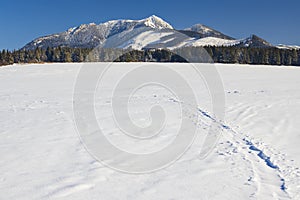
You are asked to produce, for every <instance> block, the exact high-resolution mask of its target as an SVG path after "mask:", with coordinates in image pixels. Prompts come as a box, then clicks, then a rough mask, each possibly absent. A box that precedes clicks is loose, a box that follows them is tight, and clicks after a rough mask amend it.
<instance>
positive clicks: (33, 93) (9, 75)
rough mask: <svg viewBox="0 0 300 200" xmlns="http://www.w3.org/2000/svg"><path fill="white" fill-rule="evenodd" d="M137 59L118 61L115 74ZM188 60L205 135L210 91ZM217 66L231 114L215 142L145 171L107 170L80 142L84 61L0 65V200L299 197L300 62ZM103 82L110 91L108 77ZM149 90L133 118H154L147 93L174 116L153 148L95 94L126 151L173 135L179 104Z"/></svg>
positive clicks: (195, 112) (110, 132)
mask: <svg viewBox="0 0 300 200" xmlns="http://www.w3.org/2000/svg"><path fill="white" fill-rule="evenodd" d="M91 65H92V64H91ZM100 65H101V66H102V67H104V66H106V64H105V63H102V64H100ZM138 65H140V64H139V63H135V64H133V63H118V64H114V66H115V68H114V70H115V71H113V74H114V75H118V74H122V73H124V69H126V68H128V67H132V66H138ZM161 65H166V64H161ZM186 65H188V64H173V66H174V67H175V68H176V69H178V70H181V71H182V73H183V74H185V75H187V76H188V77H189V81H191V82H195V83H197V84H196V85H199V88H198V90H197V96H199V97H200V98H201V97H202V98H201V102H200V103H199V106H198V108H191V109H190V111H189V112H187V113H185V115H186V116H187V117H189V118H190V119H191V120H194V121H195V123H196V124H199V129H200V133H204V132H205V129H207V128H208V126H207V123H206V122H209V121H211V120H214V116H213V115H212V114H211V107H210V106H211V105H210V98H208V97H207V90H206V89H205V88H206V87H205V86H204V84H203V83H202V82H201V81H200V82H199V83H198V80H197V79H196V78H195V76H194V75H193V74H188V73H185V67H186ZM215 66H216V67H217V69H218V71H219V73H220V75H221V77H222V80H223V83H224V88H225V94H226V120H225V122H222V124H221V125H222V127H223V128H222V136H221V138H220V140H219V141H218V144H217V146H216V147H215V149H214V150H213V152H212V153H211V154H210V155H209V156H208V157H207V158H206V159H205V160H201V159H199V152H200V149H201V144H202V142H201V141H202V139H203V138H202V137H201V134H199V137H197V139H196V140H195V142H194V144H193V145H192V147H191V148H190V149H189V150H188V151H187V152H186V153H185V154H184V155H183V157H182V158H180V159H179V160H178V161H176V162H175V163H173V164H172V165H171V166H169V167H167V168H165V169H163V170H160V171H157V172H154V173H149V174H143V175H132V174H126V173H121V172H117V171H114V170H112V169H110V168H107V167H104V166H103V165H102V164H101V163H99V162H97V161H96V160H95V159H94V158H93V157H92V156H91V155H90V154H89V153H88V152H87V151H86V150H85V148H84V147H83V145H82V143H81V142H80V139H79V137H78V134H77V132H76V128H75V125H74V118H73V110H72V101H73V99H72V97H73V87H74V83H75V81H76V76H77V74H78V72H79V69H80V67H81V64H39V65H14V66H7V67H2V68H0V88H1V93H0V110H1V112H0V149H1V150H0V157H1V159H0V172H1V176H0V199H30V200H32V199H75V200H76V199H239V200H240V199H299V198H300V188H299V185H300V171H299V168H298V167H299V166H300V148H299V142H300V134H299V129H300V124H299V119H300V105H299V104H300V89H299V85H300V79H299V77H300V69H299V68H296V67H275V66H274V67H273V66H250V65H223V64H216V65H215ZM107 80H111V81H113V80H114V79H113V78H112V79H110V78H107ZM107 86H108V87H107V88H108V89H107V91H105V92H107V93H109V92H110V89H109V86H110V82H107ZM152 89H153V88H152ZM150 91H151V92H149V91H140V92H138V93H137V96H136V97H135V98H133V99H132V101H133V105H135V106H133V109H134V108H136V109H138V111H139V112H136V113H134V116H132V117H133V118H135V119H137V120H141V121H144V122H145V123H146V124H147V122H149V120H148V119H147V118H142V117H141V114H143V113H144V111H145V110H147V109H148V108H144V107H143V106H142V105H143V101H145V99H146V101H148V102H152V101H159V102H161V103H162V104H163V105H164V106H165V107H166V108H168V109H169V110H171V111H172V110H173V109H174V113H173V114H172V117H171V121H169V122H168V123H170V124H171V125H170V127H169V128H170V131H169V132H166V134H165V135H162V136H160V137H158V138H156V140H155V141H153V142H152V143H149V144H147V145H148V146H147V145H145V142H142V143H141V144H140V143H138V142H135V141H130V140H128V138H127V139H126V140H125V139H124V137H119V136H120V133H119V132H118V130H116V128H115V125H114V124H113V123H111V115H110V112H109V108H108V107H107V105H109V104H110V102H109V101H108V99H109V98H108V97H107V99H106V98H100V99H98V100H99V101H97V102H98V103H97V105H96V110H98V109H104V112H97V118H98V119H99V120H100V121H102V122H105V123H104V130H106V132H107V137H109V139H111V140H112V141H113V142H114V143H115V144H116V145H119V146H120V148H131V149H130V151H144V152H147V150H148V148H150V149H151V147H153V145H154V146H155V147H156V145H158V146H159V147H160V148H161V147H163V146H164V145H165V144H168V142H169V140H170V138H172V134H171V133H172V130H173V128H174V129H176V127H177V126H178V124H177V123H176V120H178V118H177V117H178V113H177V112H175V111H176V108H177V106H178V104H177V103H176V102H175V101H173V100H172V98H171V94H169V93H165V92H164V90H159V89H154V90H150ZM96 98H97V96H96ZM98 111H99V110H98ZM145 112H146V111H145ZM176 113H177V114H176ZM172 122H173V123H172ZM172 124H173V125H172ZM173 137H174V136H173Z"/></svg>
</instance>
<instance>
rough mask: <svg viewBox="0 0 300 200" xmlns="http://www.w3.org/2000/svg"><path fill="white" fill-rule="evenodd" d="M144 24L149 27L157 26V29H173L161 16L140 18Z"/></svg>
mask: <svg viewBox="0 0 300 200" xmlns="http://www.w3.org/2000/svg"><path fill="white" fill-rule="evenodd" d="M141 21H142V22H143V23H144V24H145V25H146V26H148V27H151V28H158V29H165V28H166V29H173V27H172V26H171V25H170V24H169V23H168V22H166V21H164V20H163V19H162V18H160V17H158V16H156V15H151V16H150V17H148V18H145V19H142V20H141Z"/></svg>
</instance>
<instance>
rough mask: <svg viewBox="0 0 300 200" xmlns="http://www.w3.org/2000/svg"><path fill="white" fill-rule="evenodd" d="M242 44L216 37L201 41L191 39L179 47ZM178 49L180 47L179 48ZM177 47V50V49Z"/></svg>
mask: <svg viewBox="0 0 300 200" xmlns="http://www.w3.org/2000/svg"><path fill="white" fill-rule="evenodd" d="M240 42H241V40H226V39H221V38H216V37H205V38H201V39H190V40H186V41H184V42H183V43H181V44H180V45H179V47H186V46H193V47H198V46H234V45H237V44H239V43H240ZM177 47H178V46H177ZM177 47H176V48H177Z"/></svg>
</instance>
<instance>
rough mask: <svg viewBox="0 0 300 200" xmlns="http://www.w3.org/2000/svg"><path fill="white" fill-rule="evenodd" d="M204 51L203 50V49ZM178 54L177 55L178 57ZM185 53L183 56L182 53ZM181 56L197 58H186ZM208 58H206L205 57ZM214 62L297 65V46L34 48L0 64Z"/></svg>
mask: <svg viewBox="0 0 300 200" xmlns="http://www.w3.org/2000/svg"><path fill="white" fill-rule="evenodd" d="M204 50H205V51H204ZM179 55H181V56H179ZM182 55H186V56H182ZM183 57H188V58H193V57H194V58H197V59H195V60H193V59H191V60H186V59H184V58H183ZM208 57H209V58H208ZM98 61H99V62H112V61H115V62H193V61H195V62H216V63H240V64H263V65H294V66H300V50H299V49H279V48H275V47H272V48H253V47H251V48H249V47H248V48H247V47H235V46H231V47H214V46H206V47H203V48H202V47H184V48H180V49H176V50H174V51H173V52H172V51H169V50H164V49H143V50H123V49H90V48H70V47H56V48H50V47H48V48H47V49H41V48H36V49H34V50H24V49H21V50H13V51H8V50H2V51H0V66H1V65H10V64H14V63H45V62H98Z"/></svg>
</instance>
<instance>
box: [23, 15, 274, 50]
mask: <svg viewBox="0 0 300 200" xmlns="http://www.w3.org/2000/svg"><path fill="white" fill-rule="evenodd" d="M58 46H66V47H84V48H94V47H96V46H100V47H103V48H123V49H127V48H132V49H153V48H169V49H176V48H180V47H187V46H244V47H259V48H264V47H270V46H272V45H271V44H270V43H268V42H267V41H265V40H263V39H261V38H259V37H257V36H255V35H252V36H250V37H249V38H246V39H240V40H237V39H234V38H233V37H230V36H227V35H225V34H223V33H221V32H219V31H217V30H214V29H212V28H210V27H208V26H205V25H202V24H196V25H194V26H192V27H190V28H186V29H184V30H175V29H174V28H173V27H172V26H171V25H170V24H169V23H167V22H166V21H164V20H163V19H161V18H159V17H157V16H155V15H152V16H150V17H148V18H145V19H142V20H112V21H108V22H105V23H101V24H98V25H97V24H95V23H90V24H83V25H80V26H78V27H74V28H70V29H68V30H67V31H65V32H62V33H57V34H52V35H48V36H44V37H40V38H37V39H35V40H33V41H32V42H30V43H28V44H26V45H25V46H24V47H23V49H28V50H31V49H35V48H37V47H39V48H44V49H45V48H47V47H58Z"/></svg>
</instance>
